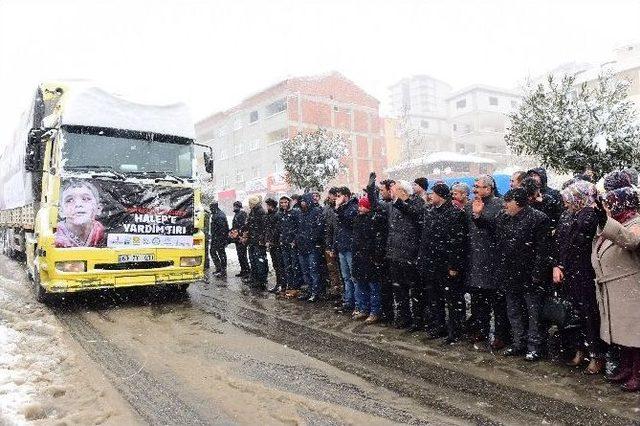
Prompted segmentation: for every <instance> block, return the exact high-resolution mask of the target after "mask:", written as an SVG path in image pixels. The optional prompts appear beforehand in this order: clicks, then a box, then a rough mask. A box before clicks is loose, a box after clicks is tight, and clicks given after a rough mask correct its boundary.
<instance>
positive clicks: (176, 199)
mask: <svg viewBox="0 0 640 426" xmlns="http://www.w3.org/2000/svg"><path fill="white" fill-rule="evenodd" d="M193 231H194V226H193V190H192V189H189V188H177V187H167V186H156V185H144V184H139V183H134V182H120V181H112V180H103V179H64V180H63V181H62V184H61V189H60V208H59V210H58V225H57V227H56V233H55V245H56V247H113V248H135V247H191V246H193Z"/></svg>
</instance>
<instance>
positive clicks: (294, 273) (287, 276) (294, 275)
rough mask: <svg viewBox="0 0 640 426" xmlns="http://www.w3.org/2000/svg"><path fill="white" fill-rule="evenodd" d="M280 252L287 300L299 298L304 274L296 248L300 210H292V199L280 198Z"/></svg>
mask: <svg viewBox="0 0 640 426" xmlns="http://www.w3.org/2000/svg"><path fill="white" fill-rule="evenodd" d="M279 204H280V213H281V216H280V226H279V229H280V240H279V242H280V252H281V254H282V265H283V268H284V274H283V275H284V280H283V290H285V294H284V296H285V297H286V298H287V299H293V298H297V297H298V296H299V295H300V286H301V284H302V273H301V271H300V264H299V262H298V249H297V247H296V246H295V243H294V241H295V238H296V235H297V234H298V228H299V226H300V210H299V209H292V208H291V198H289V197H287V196H282V197H280V202H279Z"/></svg>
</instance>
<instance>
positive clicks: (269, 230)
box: [264, 198, 285, 293]
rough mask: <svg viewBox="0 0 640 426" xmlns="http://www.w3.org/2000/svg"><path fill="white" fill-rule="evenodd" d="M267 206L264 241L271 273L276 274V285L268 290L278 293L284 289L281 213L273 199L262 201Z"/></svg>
mask: <svg viewBox="0 0 640 426" xmlns="http://www.w3.org/2000/svg"><path fill="white" fill-rule="evenodd" d="M264 203H265V205H266V206H267V214H266V216H265V226H266V230H265V241H266V243H267V251H268V252H269V256H270V257H271V264H272V265H273V271H274V272H275V274H276V285H274V286H273V287H271V288H269V289H268V291H269V292H270V293H278V292H280V291H282V289H283V288H284V287H285V285H284V266H283V263H282V251H281V249H280V219H281V216H282V212H280V211H279V210H278V202H277V201H276V200H274V199H273V198H267V199H266V200H265V201H264Z"/></svg>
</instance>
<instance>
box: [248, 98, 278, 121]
mask: <svg viewBox="0 0 640 426" xmlns="http://www.w3.org/2000/svg"><path fill="white" fill-rule="evenodd" d="M286 109H287V99H286V98H283V99H278V100H277V101H275V102H273V103H270V104H269V105H267V106H266V108H265V112H266V113H267V116H270V115H274V114H277V113H279V112H282V111H284V110H286ZM254 112H255V113H256V120H257V119H258V115H257V114H258V112H257V111H254ZM252 114H253V113H252Z"/></svg>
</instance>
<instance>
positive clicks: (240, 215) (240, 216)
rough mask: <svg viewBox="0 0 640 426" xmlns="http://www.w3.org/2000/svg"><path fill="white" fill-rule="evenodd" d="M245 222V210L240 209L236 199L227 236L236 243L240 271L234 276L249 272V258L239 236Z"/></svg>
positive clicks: (243, 275) (246, 274)
mask: <svg viewBox="0 0 640 426" xmlns="http://www.w3.org/2000/svg"><path fill="white" fill-rule="evenodd" d="M246 223H247V212H245V211H244V210H242V202H241V201H236V202H234V203H233V220H232V222H231V231H230V233H229V236H230V237H231V239H232V240H233V242H234V243H235V244H236V254H237V255H238V262H239V263H240V272H239V273H237V274H236V277H243V278H244V277H246V276H248V275H249V274H250V273H251V268H250V267H249V259H248V258H247V245H246V244H245V243H243V242H242V239H241V238H240V231H241V230H242V228H244V226H245V225H246Z"/></svg>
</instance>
